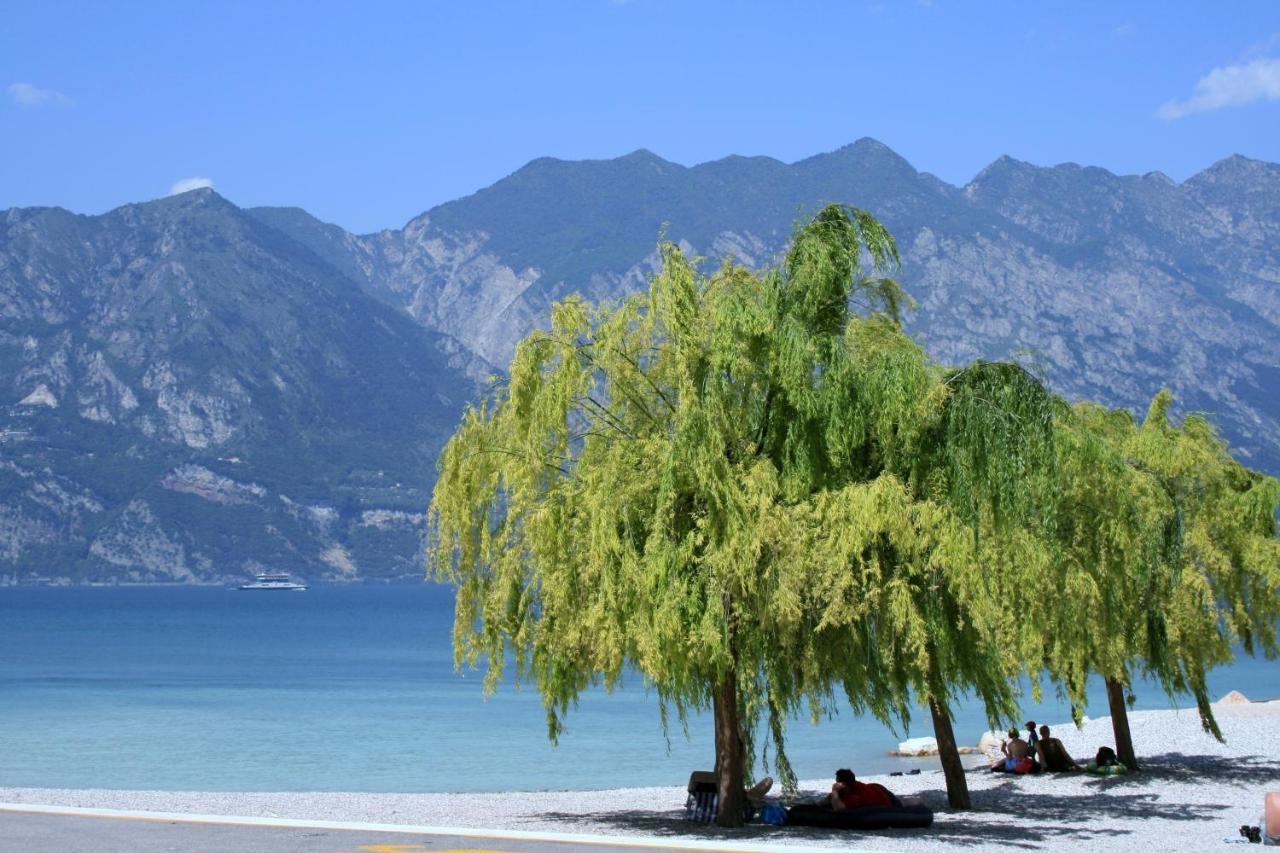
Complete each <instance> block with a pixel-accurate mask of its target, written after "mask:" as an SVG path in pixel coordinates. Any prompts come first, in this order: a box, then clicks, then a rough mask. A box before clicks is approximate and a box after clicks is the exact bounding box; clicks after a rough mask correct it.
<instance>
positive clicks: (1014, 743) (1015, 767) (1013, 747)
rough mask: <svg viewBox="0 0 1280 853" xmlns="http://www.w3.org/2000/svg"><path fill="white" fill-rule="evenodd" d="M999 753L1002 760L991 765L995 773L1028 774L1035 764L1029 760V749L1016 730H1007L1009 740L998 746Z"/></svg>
mask: <svg viewBox="0 0 1280 853" xmlns="http://www.w3.org/2000/svg"><path fill="white" fill-rule="evenodd" d="M1000 752H1001V753H1003V755H1004V758H1001V759H1000V760H999V761H997V762H996V763H995V764H992V765H991V769H992V770H994V771H995V772H997V773H1029V772H1030V771H1031V767H1032V766H1033V765H1034V764H1035V761H1034V760H1033V759H1032V758H1031V747H1029V746H1027V742H1026V741H1025V740H1023V739H1022V734H1021V733H1020V732H1019V731H1018V730H1017V729H1009V739H1008V740H1006V741H1004V742H1003V743H1001V744H1000ZM1020 762H1021V763H1020ZM1019 768H1023V769H1021V770H1019Z"/></svg>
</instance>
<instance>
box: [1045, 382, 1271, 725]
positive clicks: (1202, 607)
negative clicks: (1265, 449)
mask: <svg viewBox="0 0 1280 853" xmlns="http://www.w3.org/2000/svg"><path fill="white" fill-rule="evenodd" d="M1171 402H1172V398H1171V397H1170V395H1169V394H1168V393H1167V392H1161V393H1160V394H1159V395H1157V397H1156V398H1155V400H1154V401H1153V402H1152V404H1151V408H1150V411H1149V412H1148V415H1147V418H1146V420H1145V421H1144V422H1143V423H1142V424H1141V425H1140V426H1139V425H1138V424H1137V423H1136V422H1135V421H1134V419H1133V417H1132V416H1131V415H1130V414H1129V413H1128V412H1127V411H1107V410H1106V409H1103V408H1102V407H1100V406H1096V405H1093V404H1079V405H1077V406H1076V407H1074V409H1073V411H1072V412H1071V413H1070V415H1069V416H1064V417H1062V418H1060V419H1059V420H1058V422H1057V427H1058V460H1059V461H1058V468H1059V480H1058V482H1059V488H1060V490H1061V499H1060V501H1059V507H1058V513H1057V515H1056V518H1055V522H1056V523H1055V526H1054V528H1053V534H1054V542H1053V547H1054V548H1055V551H1056V553H1055V559H1054V561H1053V562H1052V563H1051V572H1050V573H1049V574H1048V575H1046V577H1045V579H1044V582H1043V583H1042V585H1041V590H1042V592H1043V597H1041V598H1039V599H1037V601H1036V606H1035V610H1034V612H1035V618H1036V619H1037V620H1038V621H1042V622H1043V623H1044V625H1045V630H1044V632H1043V633H1044V638H1045V644H1046V647H1045V648H1046V651H1045V655H1046V661H1047V662H1048V666H1049V669H1050V672H1051V674H1052V675H1054V676H1055V677H1056V678H1057V679H1058V680H1059V681H1060V683H1062V684H1063V686H1064V688H1065V690H1066V692H1067V695H1068V696H1069V697H1070V699H1071V701H1072V704H1073V706H1074V707H1076V708H1077V711H1079V710H1080V709H1083V707H1084V689H1085V679H1086V677H1087V676H1088V674H1089V673H1091V672H1093V673H1098V674H1101V675H1102V676H1104V677H1105V678H1107V679H1108V680H1112V681H1114V682H1117V683H1119V684H1120V685H1130V684H1132V681H1133V678H1134V677H1135V675H1138V674H1142V675H1146V676H1149V677H1152V678H1154V679H1155V680H1156V681H1157V682H1158V683H1160V684H1161V685H1162V686H1163V687H1164V689H1165V690H1166V691H1167V692H1168V693H1169V694H1170V695H1171V696H1172V695H1174V694H1190V695H1192V696H1193V697H1194V698H1195V699H1196V704H1197V706H1198V707H1199V709H1200V714H1201V719H1202V721H1203V723H1204V726H1205V729H1206V730H1207V731H1210V732H1212V733H1213V734H1214V735H1215V736H1218V737H1220V736H1221V734H1220V732H1219V731H1218V728H1217V723H1216V722H1215V720H1214V718H1213V713H1212V709H1211V707H1210V704H1209V696H1208V690H1207V686H1206V681H1205V675H1206V673H1207V671H1208V670H1209V669H1211V668H1212V667H1213V666H1216V665H1219V664H1222V663H1225V662H1227V661H1229V660H1230V659H1231V656H1232V654H1233V649H1234V648H1235V646H1236V645H1237V644H1239V645H1243V647H1244V649H1245V650H1246V651H1248V652H1250V653H1252V652H1253V651H1254V650H1255V648H1256V649H1258V650H1260V651H1262V652H1264V653H1265V654H1267V655H1268V656H1275V654H1276V651H1277V648H1276V622H1277V619H1278V618H1280V540H1277V539H1276V530H1275V514H1276V511H1277V509H1278V508H1280V487H1278V485H1280V484H1277V483H1276V481H1275V480H1273V479H1271V478H1269V477H1264V476H1262V475H1260V474H1257V473H1255V472H1252V471H1249V470H1247V469H1245V468H1244V467H1243V466H1241V465H1240V464H1239V463H1238V462H1236V461H1235V460H1234V459H1232V457H1231V455H1230V453H1229V452H1228V451H1227V448H1226V446H1225V444H1224V443H1223V442H1222V441H1221V439H1219V438H1218V436H1217V434H1216V433H1215V432H1214V430H1213V428H1212V426H1211V425H1210V424H1209V423H1208V421H1206V420H1205V419H1204V418H1203V417H1201V416H1198V415H1191V416H1188V417H1187V418H1185V419H1184V420H1183V422H1182V424H1181V425H1175V424H1173V423H1172V422H1171V421H1170V419H1169V417H1168V409H1169V406H1170V404H1171ZM1126 729H1127V726H1126ZM1124 736H1125V737H1127V731H1126V733H1125V735H1124ZM1119 739H1120V735H1119V733H1118V737H1117V740H1118V741H1119Z"/></svg>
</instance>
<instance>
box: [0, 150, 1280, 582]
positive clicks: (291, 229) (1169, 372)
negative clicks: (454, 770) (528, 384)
mask: <svg viewBox="0 0 1280 853" xmlns="http://www.w3.org/2000/svg"><path fill="white" fill-rule="evenodd" d="M826 202H839V203H845V204H852V205H855V206H858V207H862V208H865V209H867V210H870V211H871V212H872V213H873V214H875V215H876V216H877V217H878V218H880V219H881V221H883V222H884V223H885V224H886V225H887V226H888V227H889V228H890V230H891V231H892V232H893V234H894V235H895V237H896V238H897V240H898V244H899V248H900V250H901V253H902V269H901V273H900V276H899V277H900V280H901V281H902V282H903V284H904V285H905V287H906V289H907V290H908V291H909V292H910V293H911V294H912V295H913V296H914V297H915V299H916V300H917V302H918V304H919V308H918V309H917V310H916V311H914V312H913V313H912V314H910V315H909V317H908V319H907V322H908V325H909V326H910V328H911V329H912V331H913V333H914V334H916V335H917V337H918V338H919V339H920V340H921V341H923V342H924V344H925V345H926V346H927V348H928V349H929V351H930V352H931V353H932V354H933V355H934V356H935V357H936V358H937V359H938V360H940V361H942V362H946V363H958V362H962V361H967V360H971V359H974V358H989V359H1001V358H1017V359H1019V360H1021V361H1024V362H1025V363H1028V364H1030V365H1032V366H1033V367H1034V368H1035V369H1037V370H1039V371H1040V372H1041V374H1042V375H1043V376H1044V377H1045V379H1046V381H1047V382H1048V383H1049V385H1050V386H1051V387H1053V388H1054V389H1055V390H1057V391H1059V392H1060V393H1063V394H1064V395H1066V396H1067V397H1068V398H1073V399H1075V398H1091V399H1098V400H1102V401H1104V402H1107V403H1109V404H1111V405H1115V406H1127V407H1131V408H1134V409H1135V410H1137V411H1139V412H1140V411H1142V410H1143V409H1144V408H1145V405H1146V403H1147V401H1148V400H1149V399H1150V397H1151V396H1152V395H1153V394H1154V393H1155V391H1156V390H1158V389H1159V388H1161V387H1169V388H1171V389H1173V391H1174V393H1175V394H1176V395H1177V397H1178V399H1179V401H1180V406H1181V407H1182V409H1183V410H1184V411H1185V410H1199V411H1205V412H1208V413H1209V414H1210V416H1211V417H1212V418H1213V420H1214V421H1215V422H1216V423H1217V424H1219V426H1220V427H1221V429H1222V431H1223V434H1224V436H1225V437H1226V438H1227V439H1228V440H1229V441H1230V442H1231V444H1232V446H1233V447H1234V449H1235V451H1236V452H1237V454H1238V455H1239V456H1240V457H1241V458H1242V459H1243V460H1244V461H1245V462H1246V464H1249V465H1251V466H1253V467H1257V468H1261V469H1263V470H1267V471H1269V472H1271V473H1278V472H1280V419H1278V415H1280V334H1278V331H1280V329H1278V328H1277V326H1280V166H1277V165H1276V164H1272V163H1265V162H1260V161H1255V160H1249V159H1246V158H1243V157H1239V156H1236V157H1231V158H1228V159H1226V160H1223V161H1221V162H1219V163H1216V164H1214V165H1213V166H1211V167H1210V168H1208V169H1206V170H1205V171H1203V172H1201V173H1199V174H1197V175H1195V176H1194V177H1192V178H1190V179H1188V180H1186V181H1184V182H1181V183H1178V182H1175V181H1173V180H1171V179H1169V178H1168V177H1166V176H1164V175H1162V174H1160V173H1157V172H1153V173H1149V174H1146V175H1142V176H1118V175H1114V174H1112V173H1110V172H1107V171H1106V170H1103V169H1099V168H1093V167H1081V166H1077V165H1074V164H1064V165H1059V166H1055V167H1051V168H1046V167H1039V166H1034V165H1031V164H1028V163H1024V162H1020V161H1017V160H1014V159H1011V158H1008V157H1003V158H1001V159H999V160H997V161H995V162H994V163H992V164H991V165H990V166H988V167H987V168H986V169H984V170H983V171H982V172H981V173H979V174H978V175H977V176H976V177H975V178H974V179H973V180H972V181H970V182H969V183H968V184H967V185H966V186H964V187H956V186H952V185H950V184H948V183H946V182H944V181H942V180H940V179H938V178H936V177H934V176H932V175H930V174H928V173H924V172H919V171H917V170H916V169H915V168H913V167H912V166H911V165H910V164H909V163H908V162H907V161H906V160H904V159H903V158H901V157H899V156H898V155H897V154H895V153H894V152H892V151H891V150H890V149H888V148H887V147H885V146H884V145H882V144H880V143H878V142H876V141H874V140H870V139H863V140H860V141H858V142H856V143H854V144H852V145H849V146H846V147H844V148H841V149H839V150H837V151H834V152H830V153H827V154H821V155H818V156H815V157H811V158H809V159H806V160H802V161H799V162H796V163H792V164H785V163H782V162H779V161H777V160H773V159H770V158H765V157H728V158H725V159H723V160H718V161H715V162H711V163H704V164H701V165H697V166H693V167H685V166H681V165H678V164H674V163H670V162H668V161H666V160H663V159H662V158H660V157H658V156H656V155H655V154H652V153H651V152H648V151H636V152H634V153H632V154H629V155H627V156H625V157H620V158H617V159H614V160H600V161H579V162H569V161H562V160H555V159H550V158H544V159H539V160H535V161H533V162H531V163H529V164H528V165H526V166H525V167H523V168H522V169H520V170H519V171H517V172H515V173H514V174H512V175H510V176H508V177H507V178H504V179H503V180H501V181H498V182H497V183H495V184H494V185H492V186H490V187H487V188H485V189H483V190H481V191H479V192H477V193H475V194H474V195H471V196H468V197H466V198H463V199H458V200H456V201H452V202H449V203H447V204H443V205H440V206H438V207H435V208H433V209H431V210H429V211H427V212H426V213H423V214H422V215H421V216H418V217H416V218H415V219H413V220H411V221H410V222H409V223H407V224H406V225H405V226H404V227H403V228H401V229H397V230H386V231H382V232H379V233H376V234H366V235H356V234H351V233H349V232H347V231H345V230H343V229H342V228H340V227H338V226H336V225H332V224H328V223H324V222H321V221H319V220H318V219H316V218H314V217H312V216H311V215H309V214H308V213H306V212H305V211H303V210H300V209H297V208H250V209H240V208H238V207H236V206H235V205H233V204H231V203H230V202H228V201H227V200H225V199H223V198H221V197H220V196H218V195H217V194H216V193H214V192H213V191H212V190H207V189H206V190H196V191H193V192H189V193H184V194H182V195H178V196H173V197H170V198H167V199H162V200H159V201H154V202H148V203H145V204H136V205H128V206H126V207H123V208H120V209H118V210H115V211H111V212H110V213H107V214H104V215H102V216H78V215H75V214H72V213H69V212H67V211H64V210H61V209H57V208H40V209H13V210H9V211H7V212H4V213H2V214H0V369H2V370H3V372H2V373H0V577H4V576H7V577H9V578H10V579H11V580H12V579H18V578H21V577H28V576H31V575H43V576H49V577H54V578H65V579H66V580H67V581H81V580H97V581H118V580H125V581H136V582H154V581H160V580H167V581H180V582H226V581H227V580H230V579H234V578H236V577H242V576H244V575H245V574H246V573H249V572H252V571H254V570H258V569H261V568H264V567H269V568H276V569H287V570H291V571H294V572H296V573H298V574H300V575H303V576H306V577H311V578H316V579H331V580H343V579H346V580H352V579H371V578H397V577H405V576H413V575H417V574H419V573H420V569H419V568H418V556H419V552H420V537H421V530H422V520H423V518H422V513H423V509H424V507H425V506H426V503H427V500H428V498H429V489H430V486H431V482H432V479H433V476H434V474H433V472H434V468H433V464H434V457H435V454H436V452H437V451H438V450H439V447H440V446H441V443H442V442H443V441H444V440H445V439H446V438H447V436H448V434H449V433H450V431H451V430H452V428H453V426H454V425H455V423H456V421H457V417H458V415H459V413H460V412H461V410H462V407H463V406H464V405H465V403H466V401H467V400H469V399H473V398H474V397H475V395H476V394H477V393H478V391H479V389H480V388H481V386H482V383H483V381H484V380H485V377H486V376H487V375H489V374H491V373H497V372H500V370H501V368H502V366H504V365H505V364H506V363H507V360H508V359H509V357H510V354H511V352H512V349H513V347H514V345H515V342H516V341H518V340H519V339H520V337H522V336H523V335H524V334H526V333H527V332H529V331H530V330H531V329H533V328H534V327H536V326H537V325H538V324H539V323H541V322H542V321H543V318H544V317H545V316H546V312H547V309H548V308H549V306H550V305H551V304H552V303H553V302H554V301H555V300H556V299H559V298H561V297H563V296H565V295H567V294H569V293H573V292H581V293H583V294H585V295H586V296H588V297H589V298H592V299H610V298H616V297H618V296H621V295H623V294H625V293H628V292H631V291H634V290H637V289H640V288H642V287H644V286H645V284H646V282H647V278H648V276H649V275H650V274H651V273H652V271H653V270H654V268H655V266H656V263H657V251H656V250H657V243H658V240H659V236H660V235H665V238H667V239H672V240H676V241H678V242H679V243H680V244H681V245H682V246H684V247H685V248H686V250H687V251H689V252H692V253H694V254H696V255H700V256H703V257H705V258H706V259H707V260H706V263H708V264H714V263H718V262H719V261H720V260H721V259H723V258H724V257H726V256H733V257H734V258H736V259H737V260H739V261H740V262H743V263H746V264H748V265H751V266H756V267H761V266H766V265H768V264H770V263H772V262H774V261H775V260H776V259H777V258H778V256H779V254H780V253H781V252H782V251H783V249H784V247H785V245H786V243H787V241H788V238H789V236H790V234H791V233H792V229H793V228H794V225H795V223H796V222H797V221H799V220H801V219H803V218H804V217H805V216H806V215H808V214H811V213H813V212H814V211H816V210H817V209H818V208H819V207H820V206H821V205H822V204H824V203H826Z"/></svg>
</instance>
